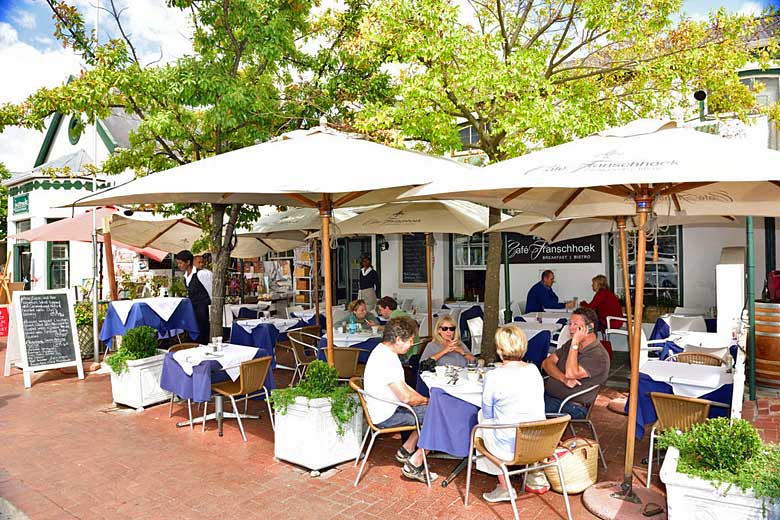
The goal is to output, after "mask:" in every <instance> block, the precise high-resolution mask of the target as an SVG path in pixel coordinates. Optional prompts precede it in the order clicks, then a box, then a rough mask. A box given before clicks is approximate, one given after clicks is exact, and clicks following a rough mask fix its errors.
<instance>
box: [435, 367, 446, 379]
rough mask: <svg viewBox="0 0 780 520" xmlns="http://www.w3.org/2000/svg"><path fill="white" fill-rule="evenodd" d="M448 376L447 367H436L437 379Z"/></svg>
mask: <svg viewBox="0 0 780 520" xmlns="http://www.w3.org/2000/svg"><path fill="white" fill-rule="evenodd" d="M446 374H447V367H445V366H439V365H437V366H436V377H444V376H445V375H446Z"/></svg>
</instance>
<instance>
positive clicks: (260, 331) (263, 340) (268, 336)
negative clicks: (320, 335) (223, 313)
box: [230, 321, 306, 368]
mask: <svg viewBox="0 0 780 520" xmlns="http://www.w3.org/2000/svg"><path fill="white" fill-rule="evenodd" d="M305 325H306V322H304V321H299V322H298V323H296V324H295V325H294V326H293V327H291V329H297V328H300V327H303V326H305ZM287 330H290V329H287ZM278 341H287V334H286V333H283V334H280V333H279V330H278V329H277V328H276V327H274V326H273V324H272V323H258V324H257V325H255V326H254V327H253V328H252V331H251V332H247V331H246V329H244V327H242V326H241V325H239V324H238V323H236V322H233V327H232V328H231V329H230V342H231V343H232V344H234V345H246V346H248V347H257V348H260V349H264V350H265V351H267V352H268V355H269V356H273V358H274V359H273V364H272V365H271V367H272V368H276V354H275V348H276V343H277V342H278Z"/></svg>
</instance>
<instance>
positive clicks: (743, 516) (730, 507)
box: [661, 446, 780, 520]
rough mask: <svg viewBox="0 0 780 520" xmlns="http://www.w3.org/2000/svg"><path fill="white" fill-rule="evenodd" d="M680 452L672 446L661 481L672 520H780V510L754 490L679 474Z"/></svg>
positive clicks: (669, 516)
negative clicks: (718, 484) (664, 488)
mask: <svg viewBox="0 0 780 520" xmlns="http://www.w3.org/2000/svg"><path fill="white" fill-rule="evenodd" d="M679 457H680V452H679V450H678V449H677V448H675V447H673V446H672V447H669V450H668V451H667V452H666V459H665V460H664V463H663V465H662V466H661V481H662V482H663V483H664V484H666V503H667V509H668V511H667V515H668V518H669V520H674V519H677V520H691V519H694V520H698V519H701V520H710V519H712V520H715V519H718V518H723V519H728V520H764V519H767V520H771V519H778V518H780V507H779V506H778V504H774V505H772V504H771V503H770V502H769V500H766V501H764V500H762V499H761V498H757V497H756V496H755V495H754V494H753V493H752V491H751V490H748V492H747V493H745V492H743V491H742V490H741V489H739V488H738V487H737V486H734V485H731V486H730V485H728V484H721V485H720V486H718V487H715V485H714V484H713V483H712V482H710V481H709V480H704V479H702V478H699V477H692V476H689V475H686V474H683V473H679V472H678V471H677V459H678V458H679ZM765 508H766V509H765Z"/></svg>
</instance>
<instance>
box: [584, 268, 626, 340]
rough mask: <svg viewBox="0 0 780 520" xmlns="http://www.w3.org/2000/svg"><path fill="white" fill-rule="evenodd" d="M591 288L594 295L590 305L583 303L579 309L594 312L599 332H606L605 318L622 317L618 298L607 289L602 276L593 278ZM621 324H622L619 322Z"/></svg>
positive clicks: (621, 308)
mask: <svg viewBox="0 0 780 520" xmlns="http://www.w3.org/2000/svg"><path fill="white" fill-rule="evenodd" d="M591 288H592V289H593V292H595V293H596V294H595V295H593V299H592V300H591V301H590V303H588V302H585V301H583V302H582V303H580V307H587V308H589V309H593V310H594V311H596V314H597V315H598V317H599V330H600V331H604V330H607V316H616V317H618V318H622V317H623V306H622V305H620V300H618V297H617V296H616V295H615V293H613V292H612V291H611V290H610V289H609V285H607V277H606V276H604V275H603V274H600V275H597V276H594V277H593V280H592V281H591ZM619 323H621V324H622V322H619Z"/></svg>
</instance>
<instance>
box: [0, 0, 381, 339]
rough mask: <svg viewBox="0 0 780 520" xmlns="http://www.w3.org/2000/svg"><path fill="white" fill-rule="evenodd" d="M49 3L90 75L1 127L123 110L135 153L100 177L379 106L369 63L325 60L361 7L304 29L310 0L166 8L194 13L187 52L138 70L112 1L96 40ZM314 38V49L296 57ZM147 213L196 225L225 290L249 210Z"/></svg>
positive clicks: (7, 117)
mask: <svg viewBox="0 0 780 520" xmlns="http://www.w3.org/2000/svg"><path fill="white" fill-rule="evenodd" d="M161 1H162V0H161ZM47 3H48V4H49V6H50V7H51V10H52V13H53V18H54V21H55V36H56V37H57V38H59V39H60V40H61V42H62V43H63V45H64V46H66V47H70V48H72V49H73V50H75V51H76V52H78V53H79V54H80V55H81V56H83V59H84V62H85V64H86V69H85V70H83V71H82V73H81V75H80V76H79V77H78V78H75V79H74V80H73V81H70V82H69V83H68V84H65V85H62V86H61V87H57V88H51V89H41V90H39V91H37V92H35V93H33V94H32V95H31V96H30V97H29V98H28V99H27V100H25V101H24V102H23V103H21V104H18V105H13V104H6V105H3V106H0V130H2V128H3V127H4V126H7V125H19V126H25V127H29V128H38V129H42V128H43V126H44V123H45V120H46V118H47V117H48V116H50V115H51V114H53V113H54V112H59V113H62V114H77V115H78V116H79V117H81V118H83V122H84V123H85V124H86V123H93V122H94V121H95V120H96V119H98V118H103V117H107V116H108V115H109V113H110V110H111V109H112V108H115V107H121V108H123V109H124V110H125V111H126V112H127V113H129V114H132V115H134V116H135V117H136V118H137V119H138V120H139V121H140V125H139V126H138V128H137V130H135V131H134V132H132V133H131V135H130V144H131V146H130V147H129V148H128V149H117V150H116V151H115V153H114V154H113V155H112V156H111V157H110V158H108V159H107V160H106V161H105V163H104V164H103V165H102V171H103V172H104V173H118V172H122V171H125V170H127V169H130V170H133V171H135V173H136V175H138V176H143V175H148V174H152V173H154V172H158V171H161V170H165V169H168V168H171V167H174V166H178V165H181V164H185V163H188V162H192V161H196V160H199V159H202V158H204V157H208V156H212V155H217V154H221V153H224V152H228V151H231V150H235V149H238V148H242V147H245V146H248V145H252V144H254V143H256V142H261V141H265V140H268V139H269V138H271V137H273V136H276V135H278V134H280V133H283V132H286V131H289V130H295V129H297V128H301V127H306V126H308V125H309V122H311V121H313V122H314V124H316V123H317V121H318V119H319V117H320V116H322V115H328V116H329V117H331V118H334V119H338V117H339V115H340V114H341V113H342V112H344V109H345V108H347V107H350V106H351V103H352V102H353V100H355V99H361V100H362V99H364V100H367V101H371V102H376V101H378V98H377V97H376V96H374V97H372V96H371V93H370V92H369V93H368V94H365V93H364V92H363V90H364V88H365V89H368V90H370V91H372V90H373V91H377V92H381V89H382V86H383V84H384V82H386V79H385V78H384V77H383V76H381V75H377V74H375V71H374V65H371V64H369V65H361V66H360V67H362V69H361V68H359V67H357V66H356V65H354V64H353V63H350V62H345V61H344V60H342V59H341V56H342V55H343V56H346V57H347V58H349V57H350V55H349V54H348V53H346V52H344V51H340V50H334V51H333V52H327V49H340V46H339V45H337V42H338V41H340V40H341V39H344V38H346V37H347V36H352V35H353V33H354V30H355V28H356V27H357V20H359V18H360V17H359V13H360V12H361V11H360V6H359V4H357V3H355V6H354V8H355V11H354V12H353V11H352V10H351V9H346V10H341V11H338V12H336V11H331V10H325V11H323V12H322V13H321V16H320V18H319V19H316V20H313V21H312V20H310V10H311V7H312V2H311V1H310V0H284V1H282V0H263V1H256V0H168V2H167V4H168V5H169V6H170V7H174V8H179V9H182V10H186V11H187V12H189V13H191V18H190V21H191V23H192V26H193V28H194V32H193V39H192V46H193V51H194V52H193V53H192V54H191V55H188V56H184V57H182V58H180V59H177V60H175V61H172V62H170V63H167V64H145V63H142V62H141V60H140V57H139V52H138V51H137V50H136V45H135V44H134V42H133V41H132V39H131V37H130V35H129V34H128V33H127V31H126V30H125V29H124V27H123V26H122V19H121V14H122V12H121V11H119V10H117V8H116V7H115V5H114V3H113V2H108V5H106V3H104V4H103V5H104V6H105V7H104V10H105V11H106V12H107V13H108V14H109V15H110V17H111V18H113V21H114V23H113V25H112V27H113V30H114V32H115V33H116V34H115V35H114V37H112V38H111V39H109V40H108V41H106V42H103V41H101V42H100V43H99V44H98V43H96V42H95V39H94V35H93V34H90V32H89V31H88V29H87V27H86V24H85V20H84V16H83V15H82V13H80V12H79V10H78V9H77V8H75V7H73V6H71V5H69V4H68V3H67V2H64V1H54V0H47ZM130 8H131V9H132V6H131V7H130ZM329 38H333V40H332V41H331V40H329ZM313 40H316V42H317V43H318V44H319V45H320V46H321V49H322V50H319V51H315V52H313V53H312V54H306V53H304V52H302V51H301V50H299V47H303V45H304V44H305V43H306V42H307V41H313ZM313 48H315V49H316V48H318V47H317V46H314V47H313ZM334 71H338V74H334ZM351 78H355V79H354V80H353V79H351ZM360 78H365V80H364V83H363V84H362V85H361V88H357V87H355V88H352V89H351V90H347V89H344V88H342V83H349V84H357V80H359V79H360ZM376 78H378V79H376ZM342 93H346V94H348V96H347V95H346V94H342ZM277 173H278V172H271V174H277ZM215 174H216V172H215ZM265 174H267V172H263V171H262V170H261V169H258V173H257V176H256V178H254V179H252V178H249V179H247V182H250V183H251V182H254V183H261V182H262V180H263V179H262V176H263V175H265ZM182 188H185V187H182ZM154 209H156V210H157V211H161V212H162V213H164V214H185V215H187V216H189V217H191V218H193V219H194V220H196V221H197V222H198V223H199V224H201V225H202V226H203V227H204V229H205V230H206V235H207V236H206V237H204V238H205V240H203V241H202V243H198V247H196V248H195V249H198V248H201V249H205V248H209V249H211V250H212V251H216V254H215V255H214V256H213V258H214V266H213V270H214V275H215V276H214V291H213V292H214V294H215V295H220V294H224V291H225V280H226V271H227V266H228V261H229V244H230V241H231V236H232V234H233V232H234V229H235V228H236V227H240V226H242V225H246V224H248V223H249V222H250V221H252V220H254V218H255V216H256V215H255V208H253V207H248V206H243V207H242V206H241V205H237V204H234V205H224V204H211V205H204V204H195V205H168V206H164V207H158V208H154ZM215 303H222V302H215ZM211 326H212V330H218V329H219V328H221V327H222V306H221V305H213V306H212V313H211Z"/></svg>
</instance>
